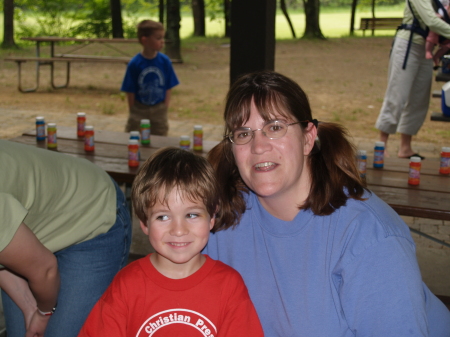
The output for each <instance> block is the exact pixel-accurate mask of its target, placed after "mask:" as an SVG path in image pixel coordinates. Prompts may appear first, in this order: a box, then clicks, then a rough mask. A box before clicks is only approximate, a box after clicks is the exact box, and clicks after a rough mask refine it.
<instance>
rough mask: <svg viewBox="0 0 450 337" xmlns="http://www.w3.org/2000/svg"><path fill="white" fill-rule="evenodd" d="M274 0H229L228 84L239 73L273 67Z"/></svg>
mask: <svg viewBox="0 0 450 337" xmlns="http://www.w3.org/2000/svg"><path fill="white" fill-rule="evenodd" d="M275 11H276V0H245V1H231V29H230V32H231V39H230V40H231V46H230V49H231V50H230V85H231V84H232V83H233V82H234V81H235V80H236V79H237V78H238V77H239V76H240V75H243V74H246V73H250V72H253V71H258V70H274V68H275Z"/></svg>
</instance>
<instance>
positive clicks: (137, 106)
mask: <svg viewBox="0 0 450 337" xmlns="http://www.w3.org/2000/svg"><path fill="white" fill-rule="evenodd" d="M141 119H150V125H151V126H150V133H151V134H152V135H159V136H167V133H168V132H169V121H168V119H167V106H166V105H165V104H164V102H161V103H158V104H156V105H145V104H142V103H140V102H138V101H135V102H134V105H133V106H132V107H131V109H130V115H129V116H128V121H127V125H126V127H125V132H130V131H139V128H140V125H141Z"/></svg>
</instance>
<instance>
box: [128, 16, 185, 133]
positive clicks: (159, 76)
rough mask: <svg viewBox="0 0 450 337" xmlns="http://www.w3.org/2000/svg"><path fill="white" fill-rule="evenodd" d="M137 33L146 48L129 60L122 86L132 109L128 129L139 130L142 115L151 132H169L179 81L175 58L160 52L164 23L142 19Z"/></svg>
mask: <svg viewBox="0 0 450 337" xmlns="http://www.w3.org/2000/svg"><path fill="white" fill-rule="evenodd" d="M137 35H138V39H139V43H140V44H141V45H142V48H143V49H142V52H141V53H139V54H137V55H136V56H135V57H133V58H132V59H131V61H130V63H128V66H127V71H126V73H125V78H124V79H123V82H122V87H121V89H120V90H121V91H125V92H126V94H127V100H128V106H129V109H130V116H129V117H128V121H127V125H126V127H125V131H126V132H129V131H133V130H139V126H140V121H141V119H150V123H151V133H152V134H154V135H161V136H167V132H168V130H169V123H168V120H167V110H168V108H169V103H170V93H171V89H172V88H173V87H174V86H176V85H178V84H179V81H178V78H177V76H176V74H175V71H174V69H173V67H172V62H171V61H170V59H169V58H168V57H167V56H166V55H164V54H162V53H161V52H160V50H161V49H162V48H163V46H164V26H163V25H162V24H161V23H160V22H156V21H152V20H143V21H141V22H140V23H139V24H138V25H137Z"/></svg>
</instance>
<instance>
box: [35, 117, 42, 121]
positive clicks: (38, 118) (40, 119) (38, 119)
mask: <svg viewBox="0 0 450 337" xmlns="http://www.w3.org/2000/svg"><path fill="white" fill-rule="evenodd" d="M36 120H37V121H43V120H44V117H42V116H39V117H36Z"/></svg>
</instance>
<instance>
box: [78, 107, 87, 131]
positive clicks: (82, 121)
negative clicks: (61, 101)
mask: <svg viewBox="0 0 450 337" xmlns="http://www.w3.org/2000/svg"><path fill="white" fill-rule="evenodd" d="M85 127H86V113H84V112H77V136H78V137H84V133H85Z"/></svg>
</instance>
